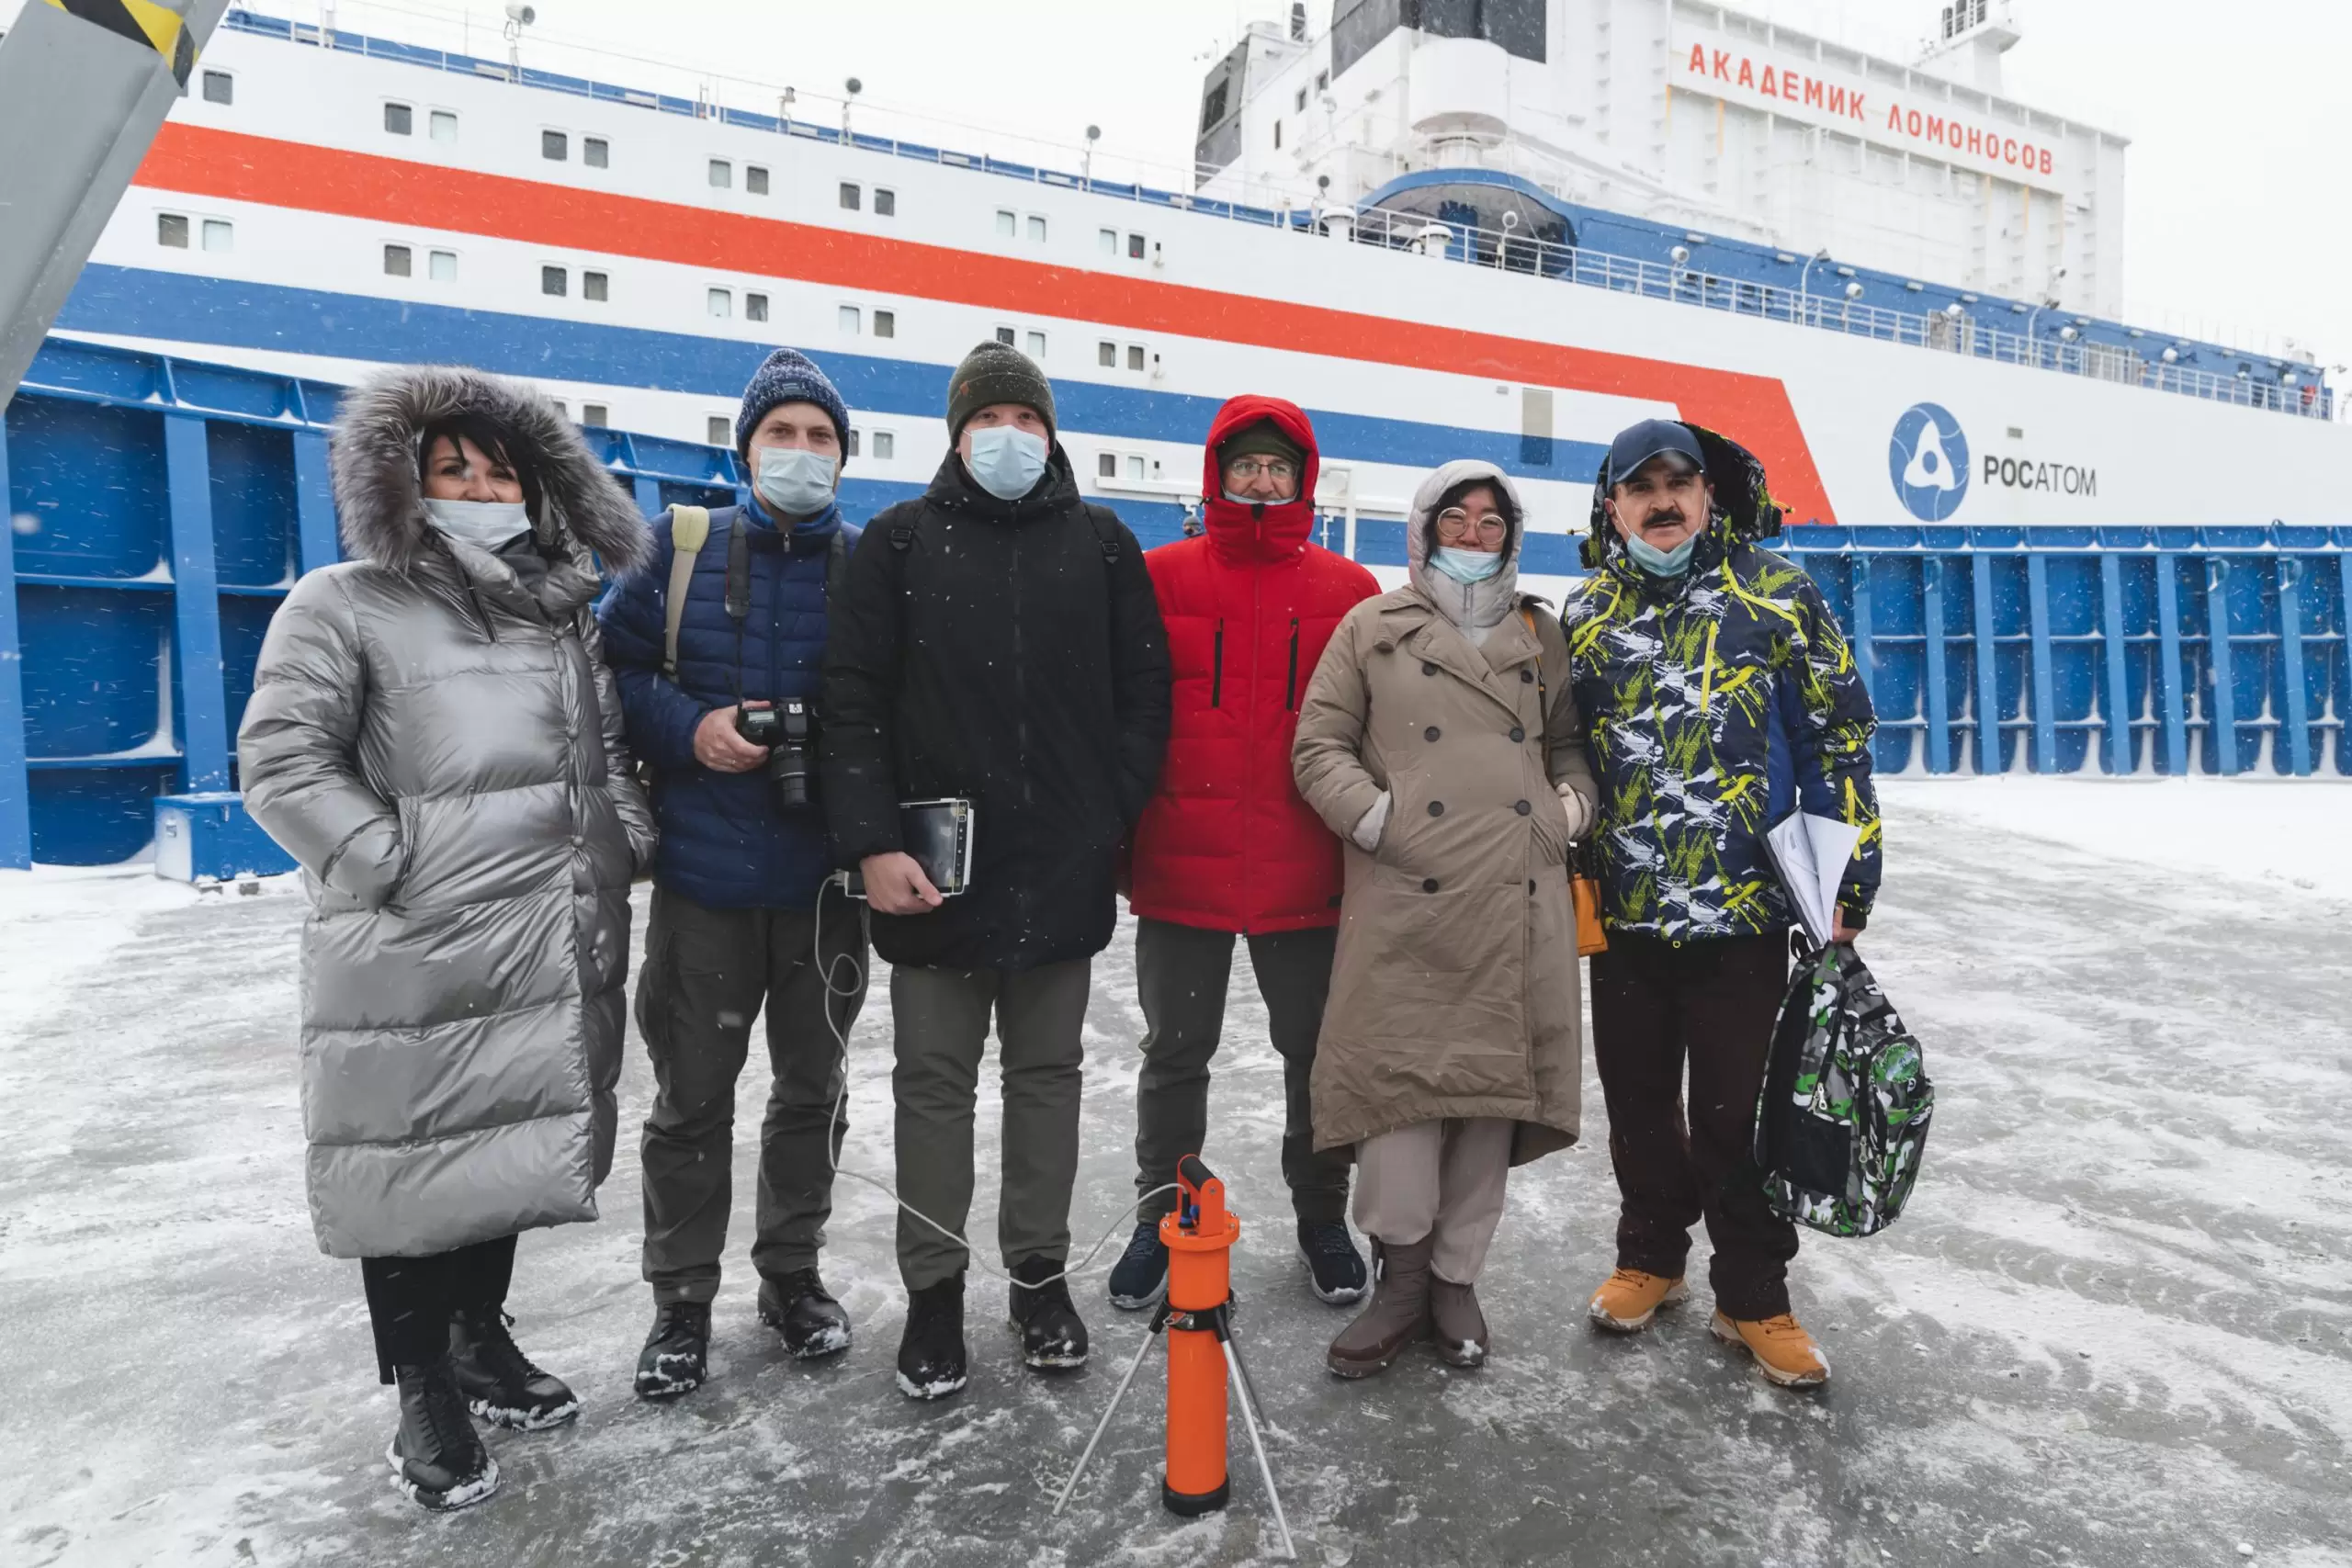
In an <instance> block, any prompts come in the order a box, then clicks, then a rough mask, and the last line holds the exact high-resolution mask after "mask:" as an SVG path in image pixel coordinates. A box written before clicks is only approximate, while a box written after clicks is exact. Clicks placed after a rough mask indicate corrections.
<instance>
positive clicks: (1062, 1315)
mask: <svg viewBox="0 0 2352 1568" xmlns="http://www.w3.org/2000/svg"><path fill="white" fill-rule="evenodd" d="M1064 1267H1065V1265H1064V1264H1063V1263H1062V1262H1061V1260H1060V1259H1058V1258H1023V1259H1022V1260H1021V1261H1020V1262H1018V1263H1016V1264H1014V1265H1013V1266H1012V1281H1013V1282H1012V1290H1011V1297H1012V1299H1011V1302H1010V1303H1009V1307H1008V1310H1009V1312H1010V1314H1011V1317H1012V1326H1013V1327H1015V1328H1018V1329H1019V1330H1021V1359H1022V1360H1023V1362H1024V1363H1025V1364H1026V1365H1027V1366H1028V1367H1029V1368H1030V1369H1031V1370H1032V1371H1041V1372H1044V1371H1067V1370H1069V1368H1071V1367H1082V1366H1084V1365H1086V1325H1085V1324H1083V1323H1081V1322H1080V1321H1079V1316H1078V1308H1077V1307H1076V1306H1075V1305H1073V1304H1072V1303H1071V1302H1070V1299H1069V1280H1066V1279H1062V1278H1060V1277H1059V1276H1060V1274H1061V1272H1062V1269H1063V1268H1064ZM1033 1280H1041V1281H1044V1282H1043V1283H1032V1281H1033Z"/></svg>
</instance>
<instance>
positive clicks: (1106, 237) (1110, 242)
mask: <svg viewBox="0 0 2352 1568" xmlns="http://www.w3.org/2000/svg"><path fill="white" fill-rule="evenodd" d="M1094 241H1095V243H1097V244H1099V245H1101V246H1102V247H1103V254H1104V255H1106V256H1115V255H1117V254H1119V231H1117V230H1116V229H1097V230H1096V231H1094Z"/></svg>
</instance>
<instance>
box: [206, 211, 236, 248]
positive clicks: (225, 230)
mask: <svg viewBox="0 0 2352 1568" xmlns="http://www.w3.org/2000/svg"><path fill="white" fill-rule="evenodd" d="M236 238H237V232H236V231H235V230H234V229H232V228H231V227H230V226H229V223H228V220H226V219H221V218H208V219H206V220H204V248H205V249H206V250H208V251H226V250H232V249H234V248H235V244H236Z"/></svg>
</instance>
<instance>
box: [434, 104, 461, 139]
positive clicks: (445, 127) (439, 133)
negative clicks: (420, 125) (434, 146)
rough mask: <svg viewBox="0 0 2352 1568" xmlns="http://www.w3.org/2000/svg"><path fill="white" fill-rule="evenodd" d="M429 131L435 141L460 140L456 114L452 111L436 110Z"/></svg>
mask: <svg viewBox="0 0 2352 1568" xmlns="http://www.w3.org/2000/svg"><path fill="white" fill-rule="evenodd" d="M428 129H429V130H430V131H431V134H432V137H433V140H434V141H456V140H457V139H458V116H457V114H456V112H455V111H454V110H450V109H435V110H434V111H433V118H432V123H431V125H430V126H429V128H428Z"/></svg>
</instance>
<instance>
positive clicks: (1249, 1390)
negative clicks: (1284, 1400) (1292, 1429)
mask: <svg viewBox="0 0 2352 1568" xmlns="http://www.w3.org/2000/svg"><path fill="white" fill-rule="evenodd" d="M1225 1342H1226V1344H1227V1345H1228V1346H1230V1347H1232V1349H1233V1365H1234V1369H1235V1370H1236V1371H1238V1372H1240V1374H1241V1392H1242V1393H1246V1394H1248V1395H1249V1396H1250V1404H1253V1405H1255V1406H1257V1407H1258V1408H1259V1409H1260V1410H1261V1411H1262V1410H1263V1409H1265V1408H1266V1402H1265V1401H1264V1400H1262V1399H1261V1398H1259V1397H1258V1380H1257V1379H1255V1378H1253V1377H1251V1376H1250V1362H1249V1359H1248V1358H1246V1357H1244V1356H1243V1355H1242V1354H1241V1342H1240V1341H1239V1340H1238V1339H1236V1338H1234V1337H1232V1329H1231V1325H1230V1324H1228V1325H1227V1336H1226V1341H1225ZM1266 1430H1267V1431H1269V1432H1273V1431H1277V1430H1278V1428H1277V1427H1275V1426H1274V1419H1273V1417H1272V1416H1267V1417H1266Z"/></svg>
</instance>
